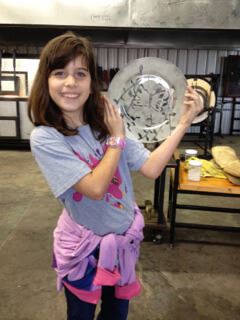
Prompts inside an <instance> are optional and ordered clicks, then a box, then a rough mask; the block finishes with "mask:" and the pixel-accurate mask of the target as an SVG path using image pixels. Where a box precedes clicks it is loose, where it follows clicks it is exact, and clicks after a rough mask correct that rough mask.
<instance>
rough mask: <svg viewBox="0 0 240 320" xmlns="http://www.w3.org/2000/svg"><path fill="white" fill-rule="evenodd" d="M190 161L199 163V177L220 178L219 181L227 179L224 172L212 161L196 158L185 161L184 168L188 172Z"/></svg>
mask: <svg viewBox="0 0 240 320" xmlns="http://www.w3.org/2000/svg"><path fill="white" fill-rule="evenodd" d="M190 160H198V161H200V162H201V164H202V167H201V177H204V178H206V177H214V178H220V179H227V177H226V175H225V173H224V171H223V170H222V169H221V168H219V167H218V165H217V164H216V163H215V162H214V161H213V160H205V159H199V158H197V157H191V158H188V159H187V160H185V162H184V167H185V169H187V170H188V168H189V161H190Z"/></svg>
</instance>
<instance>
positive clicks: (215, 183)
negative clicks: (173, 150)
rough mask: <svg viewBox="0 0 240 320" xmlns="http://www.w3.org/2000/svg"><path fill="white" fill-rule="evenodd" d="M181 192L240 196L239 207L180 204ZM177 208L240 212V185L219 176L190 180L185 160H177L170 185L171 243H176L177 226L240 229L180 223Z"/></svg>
mask: <svg viewBox="0 0 240 320" xmlns="http://www.w3.org/2000/svg"><path fill="white" fill-rule="evenodd" d="M179 193H182V194H183V193H184V194H193V195H195V196H196V195H207V196H221V197H234V198H239V207H238V208H226V207H224V208H223V207H217V206H204V205H195V204H178V203H177V196H178V194H179ZM177 209H187V210H200V211H216V212H228V213H240V186H238V185H234V184H232V183H231V182H230V181H229V180H227V179H219V178H201V180H200V181H198V182H195V181H189V180H188V179H187V171H186V170H185V168H184V162H181V161H180V160H177V166H176V169H171V174H170V185H169V206H168V210H169V211H168V216H169V218H170V244H171V245H174V242H175V228H176V227H184V228H200V229H212V230H223V231H224V230H225V231H240V227H232V226H217V225H208V224H193V223H178V222H176V210H177Z"/></svg>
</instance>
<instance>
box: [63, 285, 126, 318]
mask: <svg viewBox="0 0 240 320" xmlns="http://www.w3.org/2000/svg"><path fill="white" fill-rule="evenodd" d="M65 295H66V300H67V320H93V319H94V314H95V309H96V305H95V304H92V303H88V302H84V301H82V300H80V299H78V298H77V297H76V296H75V295H74V294H73V293H71V292H70V291H69V290H68V289H67V288H65ZM101 300H102V302H101V311H100V313H99V315H98V317H97V320H113V319H114V320H126V319H127V315H128V306H129V301H128V300H124V299H117V298H115V296H114V287H108V286H103V287H102V298H101Z"/></svg>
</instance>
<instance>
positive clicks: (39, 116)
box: [28, 32, 109, 140]
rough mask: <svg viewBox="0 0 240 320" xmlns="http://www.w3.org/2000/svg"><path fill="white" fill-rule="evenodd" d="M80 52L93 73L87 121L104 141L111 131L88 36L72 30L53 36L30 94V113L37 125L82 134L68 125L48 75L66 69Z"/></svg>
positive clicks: (86, 110)
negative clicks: (106, 118) (106, 123)
mask: <svg viewBox="0 0 240 320" xmlns="http://www.w3.org/2000/svg"><path fill="white" fill-rule="evenodd" d="M79 55H81V56H83V57H84V59H85V60H86V63H87V66H88V69H89V72H90V76H91V94H90V95H89V98H88V100H87V101H86V103H85V106H84V109H83V121H84V122H85V123H87V124H89V125H90V128H91V130H92V131H93V133H94V135H95V137H96V138H97V139H98V140H103V139H105V138H106V136H107V135H108V134H109V131H108V129H107V127H106V125H105V123H104V100H103V98H102V97H101V94H100V90H99V82H98V78H97V69H96V64H95V59H94V53H93V48H92V46H91V43H90V42H89V40H88V39H87V38H83V37H80V36H78V35H76V34H74V33H72V32H67V33H65V34H63V35H60V36H58V37H56V38H53V39H52V40H50V41H49V42H48V43H47V44H46V46H45V47H44V48H43V50H42V53H41V56H40V62H39V67H38V71H37V73H36V76H35V79H34V83H33V86H32V89H31V93H30V97H29V102H28V116H29V118H30V120H31V121H32V123H33V124H34V125H35V126H39V125H45V126H50V127H54V128H56V129H57V130H58V131H59V132H61V133H62V134H63V135H66V136H70V135H76V134H78V131H77V129H71V128H69V127H68V126H67V124H66V122H65V120H64V118H63V114H62V111H61V109H60V108H58V106H57V105H56V104H55V102H54V101H53V100H52V99H51V97H50V95H49V89H48V78H49V75H50V73H51V72H52V71H53V70H55V69H58V68H64V67H65V66H66V65H67V64H68V63H69V62H70V61H71V60H73V59H75V58H76V57H77V56H79Z"/></svg>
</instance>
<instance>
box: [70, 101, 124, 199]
mask: <svg viewBox="0 0 240 320" xmlns="http://www.w3.org/2000/svg"><path fill="white" fill-rule="evenodd" d="M104 99H105V118H104V121H105V123H106V125H107V127H108V129H109V132H110V135H111V136H114V137H121V138H123V139H124V138H125V130H124V124H123V119H122V117H121V115H120V114H119V112H118V110H117V109H116V108H115V107H114V106H113V105H112V103H111V102H110V101H109V100H107V98H104ZM121 152H122V150H121V148H120V147H117V148H111V147H109V148H108V149H107V150H106V152H105V154H104V156H103V158H102V160H101V161H100V162H99V164H98V165H97V166H96V167H95V168H94V169H93V171H92V172H91V173H89V174H87V175H86V176H84V177H83V178H82V179H81V180H80V181H78V182H77V183H76V184H75V185H74V186H73V187H74V188H75V189H76V190H77V191H78V192H80V193H81V194H83V195H85V196H87V197H89V198H91V199H95V200H100V199H102V198H103V196H104V194H105V193H106V191H107V189H108V188H109V184H110V182H111V180H112V178H113V176H114V174H115V172H116V170H117V167H118V162H119V160H120V157H121Z"/></svg>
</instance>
